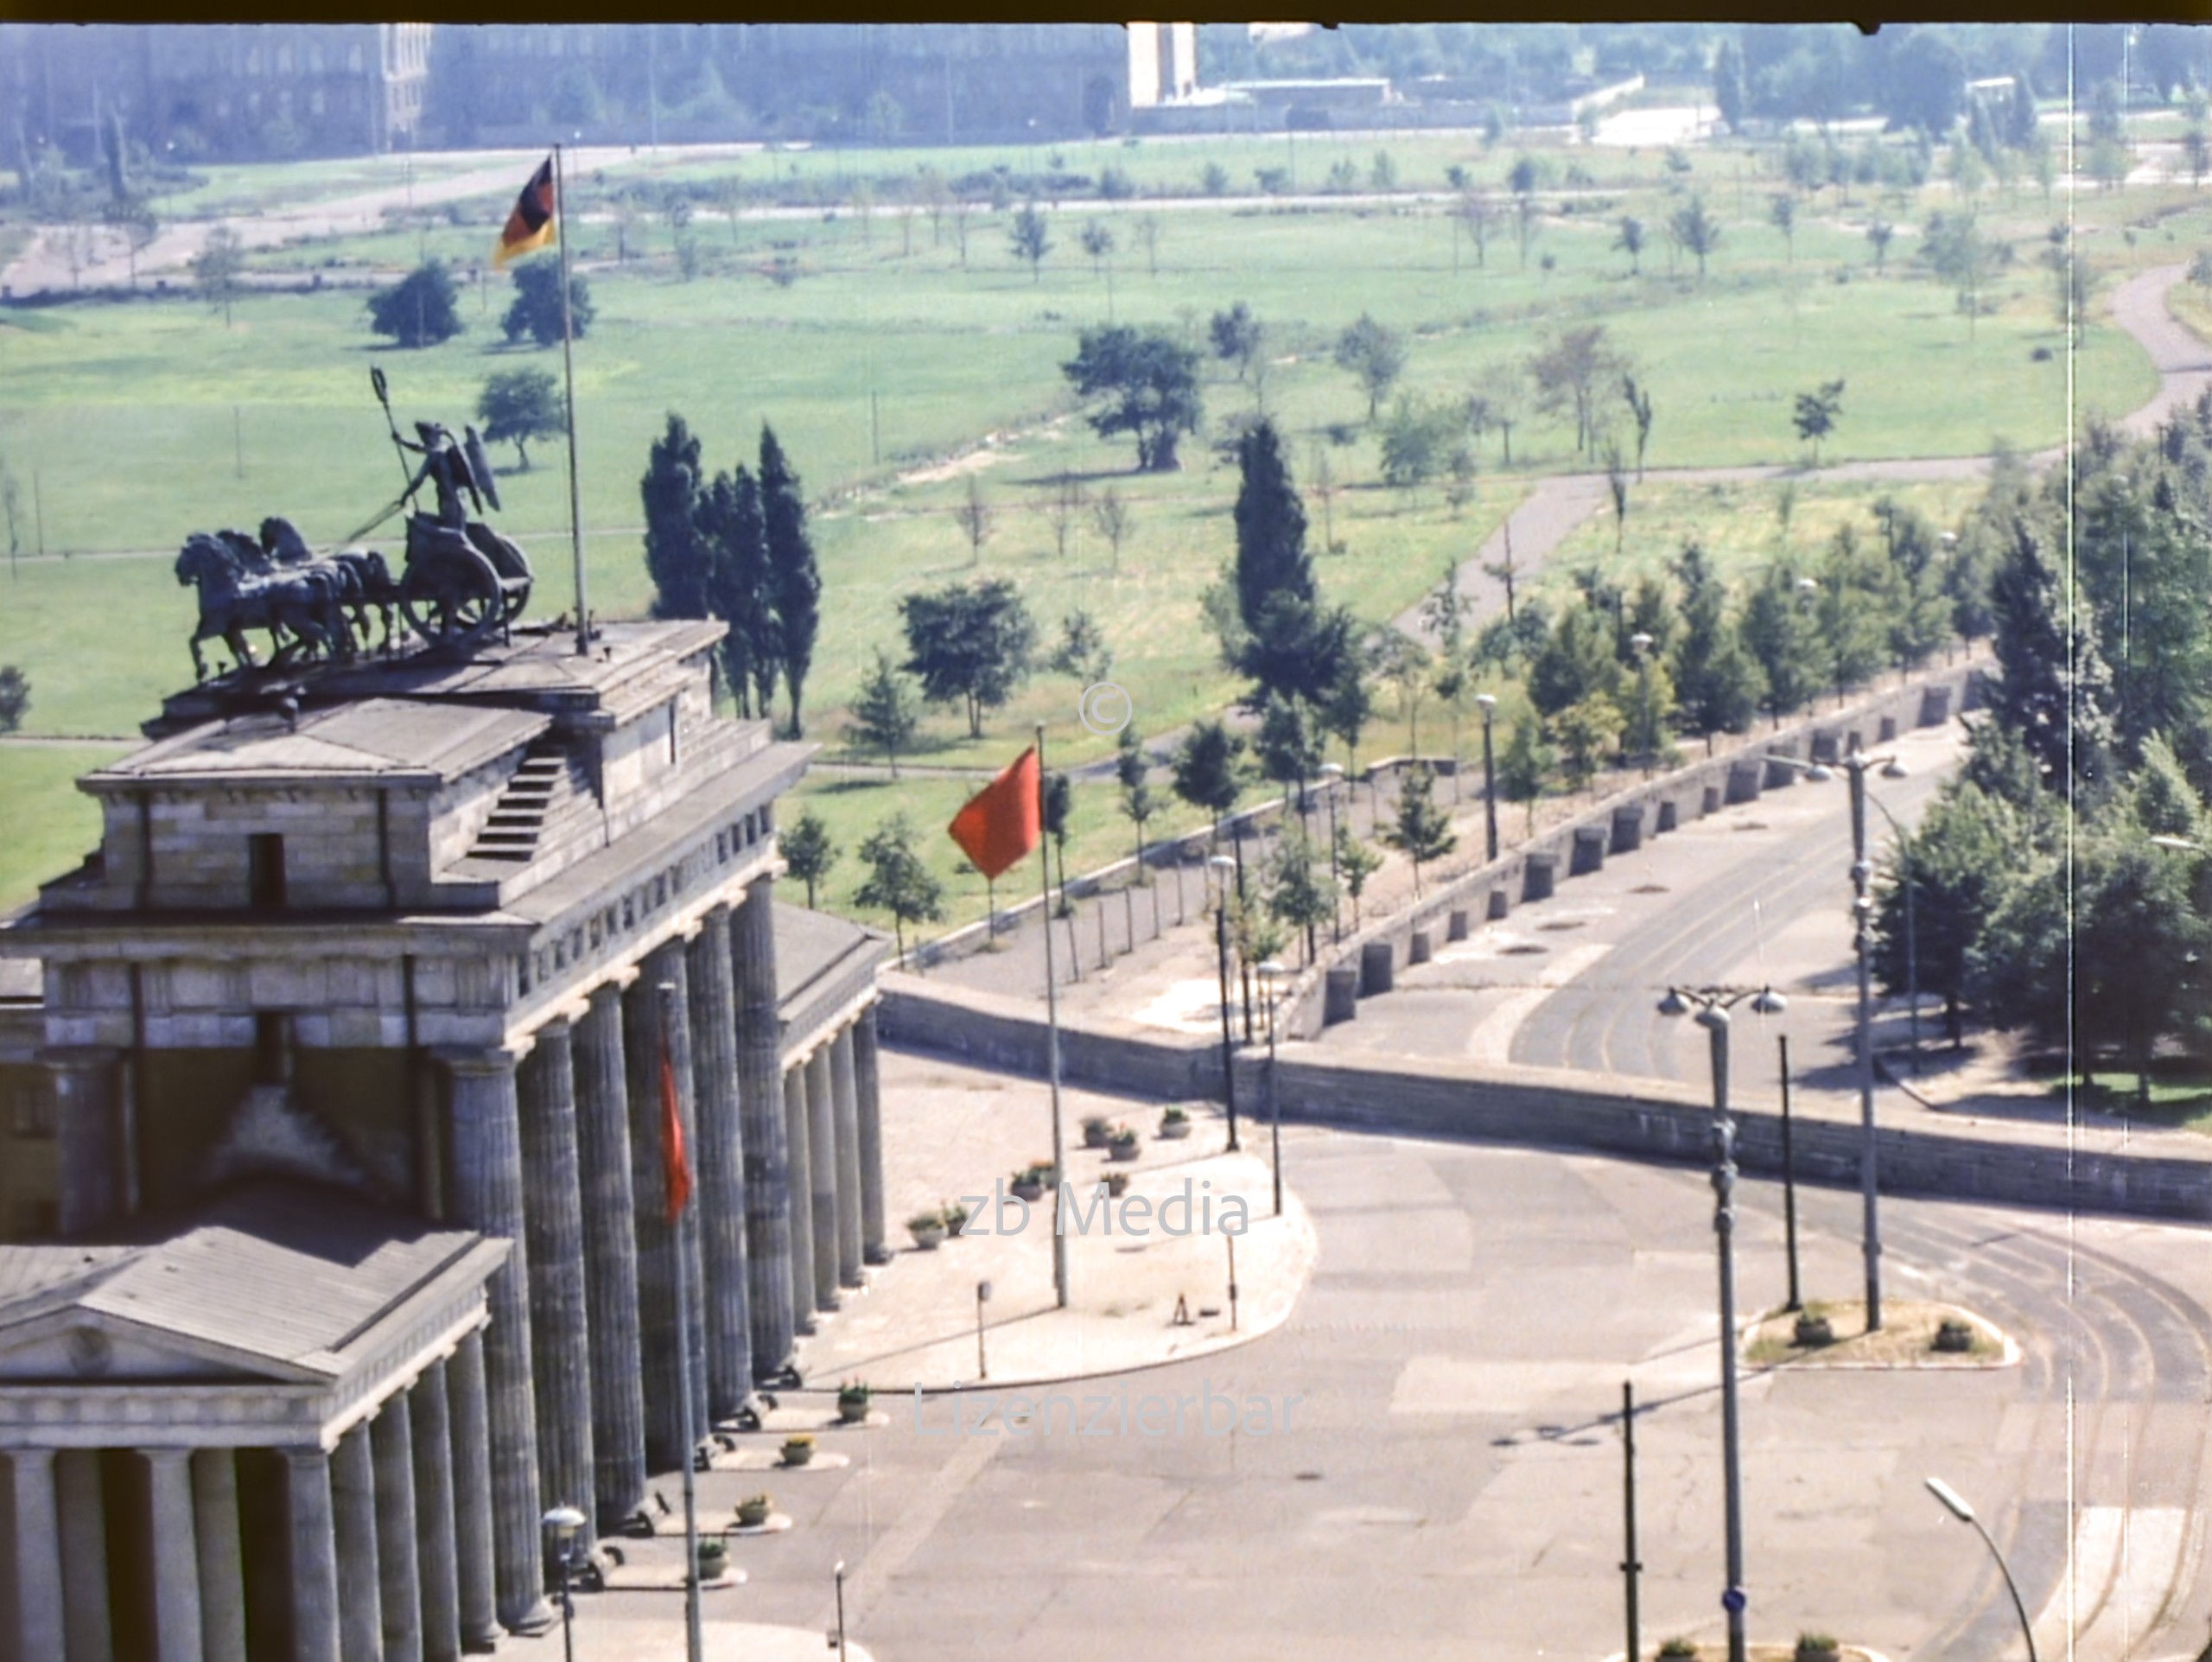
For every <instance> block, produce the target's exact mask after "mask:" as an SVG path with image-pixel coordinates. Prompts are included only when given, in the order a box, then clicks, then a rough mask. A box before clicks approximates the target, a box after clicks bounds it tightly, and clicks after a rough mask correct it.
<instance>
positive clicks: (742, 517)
mask: <svg viewBox="0 0 2212 1662" xmlns="http://www.w3.org/2000/svg"><path fill="white" fill-rule="evenodd" d="M696 522H697V525H698V530H699V535H700V536H701V537H702V538H704V539H705V541H706V544H707V549H708V569H709V579H708V589H709V595H710V596H711V604H712V606H713V608H714V612H715V616H717V617H720V618H722V619H724V620H726V621H728V624H729V633H728V634H727V635H725V636H723V637H722V659H723V661H724V663H726V664H727V665H728V668H729V682H730V690H731V691H733V692H734V693H735V694H736V697H737V703H738V709H739V710H740V712H741V713H742V714H743V715H745V716H747V717H750V716H752V715H753V711H754V710H755V709H756V708H757V709H758V710H759V711H760V716H761V719H763V720H766V719H767V717H768V714H769V710H770V709H771V707H772V704H773V703H774V700H775V693H776V681H777V678H778V677H779V675H780V674H781V673H782V669H783V659H782V653H783V645H782V634H781V633H780V631H779V629H778V627H777V624H776V614H775V596H774V594H773V591H772V584H771V581H770V575H771V574H770V571H769V568H768V525H767V518H766V511H765V509H764V508H763V506H762V504H761V501H760V483H759V481H757V480H755V479H754V478H753V474H752V472H751V470H750V469H748V468H746V467H745V465H744V464H743V463H740V464H739V465H738V466H737V468H735V469H734V470H733V471H731V472H728V473H718V474H715V478H714V482H713V483H712V484H710V485H709V486H708V487H707V490H706V494H705V495H704V497H703V498H702V500H700V502H699V504H698V506H697V508H696Z"/></svg>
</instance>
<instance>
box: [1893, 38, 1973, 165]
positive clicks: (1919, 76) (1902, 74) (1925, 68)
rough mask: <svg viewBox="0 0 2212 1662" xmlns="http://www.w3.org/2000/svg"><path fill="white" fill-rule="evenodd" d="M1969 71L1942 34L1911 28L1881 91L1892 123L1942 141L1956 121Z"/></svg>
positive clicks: (1896, 53) (1901, 43)
mask: <svg viewBox="0 0 2212 1662" xmlns="http://www.w3.org/2000/svg"><path fill="white" fill-rule="evenodd" d="M1967 73H1968V72H1967V63H1966V60H1965V59H1964V58H1963V57H1961V55H1960V53H1959V49H1958V48H1956V47H1955V46H1954V45H1952V44H1951V41H1950V40H1949V38H1948V35H1946V33H1945V32H1944V31H1942V30H1941V29H1928V28H1920V29H1914V30H1912V31H1911V33H1910V34H1909V35H1906V36H1905V37H1904V41H1902V42H1900V43H1899V45H1898V47H1897V50H1896V51H1894V52H1892V53H1891V54H1889V63H1888V66H1887V68H1886V70H1885V73H1884V74H1883V76H1882V77H1881V80H1880V83H1879V85H1878V89H1877V91H1878V96H1879V97H1880V99H1881V101H1882V105H1883V108H1884V111H1885V114H1887V115H1888V117H1889V118H1890V125H1891V127H1892V128H1897V129H1900V130H1902V129H1908V128H1911V129H1917V130H1918V131H1921V132H1923V133H1924V134H1926V135H1927V136H1928V137H1929V138H1930V139H1941V138H1942V137H1944V136H1945V135H1946V134H1947V133H1948V132H1949V131H1951V129H1952V128H1953V127H1954V126H1955V125H1956V124H1957V123H1958V119H1959V110H1960V107H1961V105H1962V104H1963V103H1964V101H1965V99H1966V85H1967Z"/></svg>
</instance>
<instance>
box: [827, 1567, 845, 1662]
mask: <svg viewBox="0 0 2212 1662" xmlns="http://www.w3.org/2000/svg"><path fill="white" fill-rule="evenodd" d="M829 1573H830V1574H831V1575H832V1576H836V1578H837V1662H845V1561H844V1560H843V1559H842V1558H840V1559H838V1560H837V1567H836V1569H835V1570H831V1571H830V1572H829Z"/></svg>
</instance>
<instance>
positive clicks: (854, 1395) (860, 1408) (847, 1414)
mask: <svg viewBox="0 0 2212 1662" xmlns="http://www.w3.org/2000/svg"><path fill="white" fill-rule="evenodd" d="M837 1418H838V1420H839V1421H840V1423H843V1424H846V1425H858V1424H860V1423H861V1422H862V1421H864V1420H866V1419H867V1418H868V1392H867V1391H850V1392H848V1391H839V1392H838V1393H837Z"/></svg>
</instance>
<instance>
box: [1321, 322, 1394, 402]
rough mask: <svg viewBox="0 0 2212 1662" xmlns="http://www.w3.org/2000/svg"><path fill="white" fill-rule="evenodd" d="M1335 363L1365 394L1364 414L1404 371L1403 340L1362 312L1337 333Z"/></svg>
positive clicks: (1381, 398)
mask: <svg viewBox="0 0 2212 1662" xmlns="http://www.w3.org/2000/svg"><path fill="white" fill-rule="evenodd" d="M1336 357H1337V367H1338V368H1339V369H1343V370H1348V371H1350V372H1351V375H1352V376H1353V378H1354V379H1357V381H1358V382H1359V385H1360V390H1361V391H1362V392H1365V393H1366V394H1367V418H1368V420H1370V421H1373V420H1374V419H1375V411H1376V405H1378V404H1380V403H1381V402H1382V401H1383V398H1384V397H1385V396H1387V395H1388V394H1389V391H1390V389H1391V388H1392V387H1393V386H1395V385H1397V383H1398V377H1399V376H1400V375H1402V374H1403V373H1405V368H1406V340H1405V337H1404V336H1403V335H1402V334H1399V333H1398V332H1397V330H1395V329H1394V328H1389V327H1388V326H1386V325H1384V324H1382V323H1378V322H1376V321H1375V319H1374V318H1373V317H1371V316H1370V315H1368V314H1367V313H1365V312H1362V313H1361V314H1360V315H1359V318H1358V321H1357V322H1354V323H1352V324H1351V325H1350V326H1349V327H1348V328H1346V329H1345V330H1344V333H1343V334H1339V335H1338V337H1337V349H1336Z"/></svg>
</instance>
